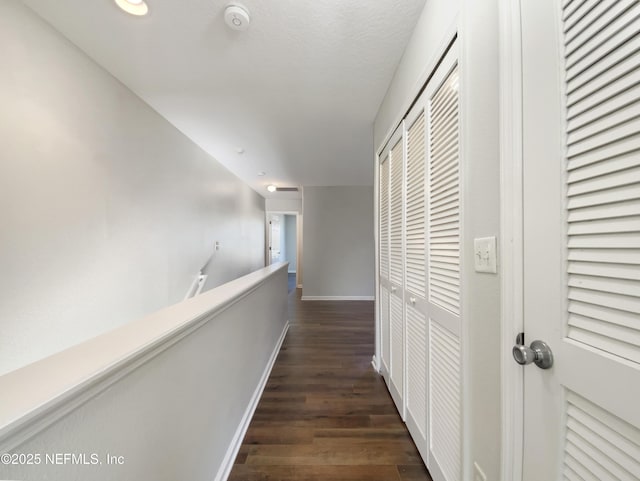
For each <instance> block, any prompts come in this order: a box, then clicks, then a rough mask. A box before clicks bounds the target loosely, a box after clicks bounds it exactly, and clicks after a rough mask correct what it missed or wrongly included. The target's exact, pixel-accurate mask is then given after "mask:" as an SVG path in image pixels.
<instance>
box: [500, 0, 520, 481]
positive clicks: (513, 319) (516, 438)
mask: <svg viewBox="0 0 640 481" xmlns="http://www.w3.org/2000/svg"><path fill="white" fill-rule="evenodd" d="M520 1H521V0H515V1H514V0H499V15H500V19H499V20H500V41H499V50H500V51H499V55H500V237H501V239H500V245H501V246H502V255H501V260H502V262H501V280H502V281H501V283H502V285H501V291H502V295H501V299H502V301H501V303H502V306H501V318H502V329H501V330H502V342H501V346H502V356H501V359H502V367H501V386H502V435H501V441H502V442H501V445H502V466H501V468H502V469H501V472H502V481H522V460H523V449H524V446H523V440H524V432H523V426H524V410H523V407H524V384H523V374H524V371H523V369H522V367H521V366H519V365H517V364H516V363H515V361H514V360H513V358H512V355H511V349H512V347H513V345H514V343H515V338H516V335H517V334H518V333H519V332H523V330H524V317H523V219H522V214H523V201H522V196H523V183H522V175H523V169H522V49H521V43H522V29H521V21H520Z"/></svg>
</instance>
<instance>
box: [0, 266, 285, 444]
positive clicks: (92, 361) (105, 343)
mask: <svg viewBox="0 0 640 481" xmlns="http://www.w3.org/2000/svg"><path fill="white" fill-rule="evenodd" d="M286 266H288V263H287V262H280V263H277V264H272V265H270V266H268V267H265V268H263V269H259V270H257V271H255V272H252V273H250V274H248V275H246V276H243V277H240V278H238V279H235V280H233V281H231V282H228V283H226V284H223V285H221V286H219V287H217V288H215V289H212V290H210V291H207V292H205V293H203V294H201V295H199V296H197V297H194V298H191V299H188V300H186V301H184V302H181V303H179V304H175V305H173V306H170V307H167V308H165V309H162V310H160V311H158V312H155V313H153V314H151V315H149V316H147V317H145V318H143V319H140V320H137V321H134V322H131V323H128V324H126V325H123V326H121V327H118V328H116V329H114V330H112V331H109V332H107V333H105V334H102V335H99V336H97V337H95V338H93V339H89V340H88V341H85V342H83V343H81V344H78V345H76V346H73V347H71V348H69V349H66V350H65V351H62V352H59V353H57V354H54V355H52V356H49V357H47V358H44V359H42V360H40V361H36V362H34V363H32V364H29V365H27V366H25V367H23V368H20V369H17V370H15V371H12V372H10V373H7V374H5V375H4V376H0V393H2V400H1V401H0V453H2V452H8V451H10V450H11V449H13V448H15V447H16V446H18V445H19V444H21V443H22V442H24V441H25V440H27V439H29V438H31V437H32V436H33V435H35V434H36V433H38V432H40V431H42V430H43V429H45V428H46V427H47V426H49V425H51V424H53V423H54V422H55V421H57V420H58V419H60V418H61V417H63V416H64V415H66V414H67V413H69V412H71V411H72V410H74V409H76V408H77V407H78V406H79V405H82V404H84V403H85V402H87V401H88V400H89V399H91V398H93V397H95V396H96V395H97V394H99V393H100V392H102V391H103V390H104V389H106V388H107V387H109V386H110V385H112V384H113V383H114V382H116V381H117V380H119V379H121V378H122V377H124V376H126V375H127V374H128V373H129V372H131V371H132V370H134V369H136V368H137V367H139V366H140V365H142V364H144V363H145V362H147V361H148V360H149V359H151V358H153V357H154V356H156V355H157V354H159V353H160V352H162V351H164V350H165V349H167V348H168V347H170V346H171V345H173V344H175V343H176V342H178V341H179V340H180V339H182V338H183V337H184V336H186V335H188V334H190V333H191V332H193V331H194V330H196V329H198V328H199V327H201V326H202V325H204V324H205V323H207V322H208V321H210V320H212V319H213V318H215V316H216V315H217V314H218V313H220V312H222V311H223V310H225V309H227V308H228V307H229V306H231V305H233V304H235V303H236V302H237V301H238V300H240V299H242V298H243V297H244V296H246V295H247V294H249V293H250V292H252V291H253V290H255V289H256V288H257V287H259V286H260V285H261V284H263V283H264V282H265V281H266V280H267V279H269V278H270V277H271V276H273V275H274V274H275V273H276V272H278V271H280V270H282V269H285V268H286Z"/></svg>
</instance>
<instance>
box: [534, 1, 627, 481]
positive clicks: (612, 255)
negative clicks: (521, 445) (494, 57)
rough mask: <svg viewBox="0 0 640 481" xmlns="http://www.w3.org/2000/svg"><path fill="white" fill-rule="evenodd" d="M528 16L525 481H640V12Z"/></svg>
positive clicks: (538, 12)
mask: <svg viewBox="0 0 640 481" xmlns="http://www.w3.org/2000/svg"><path fill="white" fill-rule="evenodd" d="M522 5H523V10H522V19H523V23H522V27H523V37H522V39H523V50H522V52H523V80H524V83H523V113H524V116H523V120H524V131H523V134H524V136H523V140H524V148H523V154H524V157H523V162H524V172H525V175H524V196H523V200H524V209H525V210H524V216H523V219H524V253H525V264H524V273H525V274H524V286H525V290H524V306H525V310H524V324H525V343H526V344H527V345H528V344H530V343H531V341H533V340H535V339H540V340H542V341H545V342H547V343H548V344H549V346H550V347H551V349H552V351H553V354H554V366H553V368H552V369H549V370H542V369H539V368H537V367H536V366H535V365H533V364H532V365H529V366H524V367H523V369H525V376H524V380H525V395H524V399H525V405H524V415H525V423H524V439H525V448H526V449H525V453H524V481H533V480H540V479H549V480H551V479H553V480H556V479H564V480H571V481H572V480H599V481H614V480H615V481H619V480H625V481H638V480H640V408H639V407H638V406H639V400H640V2H637V1H633V0H617V1H616V0H602V1H594V2H592V1H590V0H564V1H559V0H558V1H552V2H523V3H522ZM558 32H560V33H558ZM558 71H560V72H561V76H558Z"/></svg>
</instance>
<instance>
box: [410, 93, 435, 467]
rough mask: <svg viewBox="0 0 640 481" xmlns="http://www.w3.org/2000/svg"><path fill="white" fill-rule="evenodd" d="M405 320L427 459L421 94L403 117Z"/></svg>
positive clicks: (420, 443)
mask: <svg viewBox="0 0 640 481" xmlns="http://www.w3.org/2000/svg"><path fill="white" fill-rule="evenodd" d="M405 125H406V126H407V131H406V134H405V135H406V139H407V140H406V145H407V152H406V191H407V192H406V195H405V199H406V208H405V227H404V232H405V233H404V237H405V294H404V296H405V323H406V351H407V355H406V371H407V374H406V379H407V385H406V390H405V393H406V395H405V406H406V422H407V428H408V429H409V432H410V433H411V436H412V438H413V440H414V442H415V444H416V446H417V447H418V450H419V451H420V453H421V454H422V456H423V458H424V459H425V460H426V459H427V456H428V452H429V444H428V440H427V434H428V426H427V398H428V393H427V385H428V379H427V354H428V330H427V316H428V310H427V295H426V293H427V279H426V275H427V273H426V252H427V251H426V248H425V246H426V236H427V229H426V212H427V209H426V196H425V190H426V113H425V105H424V102H423V101H422V99H419V100H418V102H417V103H416V105H415V107H414V108H413V110H412V111H411V112H410V113H409V115H408V116H407V119H406V121H405Z"/></svg>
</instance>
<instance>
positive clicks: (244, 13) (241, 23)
mask: <svg viewBox="0 0 640 481" xmlns="http://www.w3.org/2000/svg"><path fill="white" fill-rule="evenodd" d="M224 21H225V23H226V24H227V25H228V26H229V28H231V29H232V30H246V29H248V28H249V24H250V23H251V17H250V16H249V11H248V10H247V9H246V8H245V7H243V6H242V5H238V4H231V5H228V6H227V8H225V10H224Z"/></svg>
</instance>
